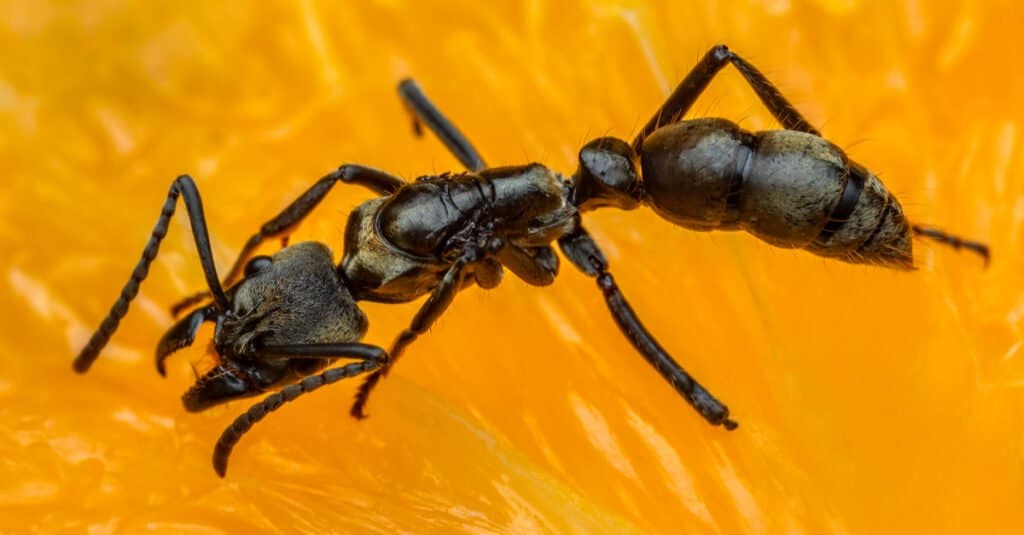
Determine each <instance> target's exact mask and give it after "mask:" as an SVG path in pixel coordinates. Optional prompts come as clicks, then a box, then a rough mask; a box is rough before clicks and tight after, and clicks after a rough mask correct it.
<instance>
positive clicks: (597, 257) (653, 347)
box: [558, 224, 738, 431]
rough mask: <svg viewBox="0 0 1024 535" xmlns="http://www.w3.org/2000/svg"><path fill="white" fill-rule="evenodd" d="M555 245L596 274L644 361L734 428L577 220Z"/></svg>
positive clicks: (712, 418)
mask: <svg viewBox="0 0 1024 535" xmlns="http://www.w3.org/2000/svg"><path fill="white" fill-rule="evenodd" d="M558 245H559V246H560V247H561V248H562V252H563V253H565V256H566V257H567V258H568V259H569V261H570V262H572V263H573V264H574V265H576V267H577V268H579V269H580V271H582V272H583V273H585V274H586V275H588V276H590V277H596V278H597V285H598V287H599V288H601V292H602V293H603V294H604V299H605V302H606V303H607V304H608V309H609V310H610V311H611V313H612V317H614V318H615V322H616V323H617V324H618V325H619V329H621V330H622V333H623V334H625V335H626V338H628V339H629V341H630V343H632V344H633V347H634V348H636V350H637V351H639V352H640V354H641V355H643V357H644V358H645V359H646V360H647V362H649V363H651V365H652V366H654V369H656V370H658V373H660V374H661V376H662V377H664V378H665V380H667V381H668V382H669V384H671V385H672V387H673V388H675V389H676V391H677V392H679V393H680V394H682V396H683V398H685V399H686V401H687V402H689V403H690V405H691V406H693V408H694V409H696V410H697V412H699V413H700V415H701V416H703V417H704V419H705V420H707V421H708V422H709V423H711V424H712V425H722V426H724V427H725V428H726V429H728V430H730V431H731V430H733V429H736V426H737V425H738V424H737V423H736V422H734V421H732V420H730V419H729V408H728V407H726V406H725V405H723V404H722V403H721V402H720V401H718V400H717V399H715V397H714V396H712V395H711V394H710V393H709V392H708V391H707V390H705V389H704V387H703V386H701V385H700V383H698V382H697V381H696V380H695V379H694V378H693V377H692V376H691V375H690V374H688V373H686V370H684V369H683V367H682V366H680V365H679V363H677V362H676V361H675V359H673V358H672V356H671V355H669V354H668V353H667V352H666V351H665V349H663V348H662V347H661V345H660V344H658V342H657V341H656V340H655V339H654V337H653V336H652V335H651V333H649V332H648V331H647V329H646V328H644V326H643V324H642V323H641V322H640V318H638V317H637V315H636V313H635V312H634V311H633V308H632V307H631V306H629V303H628V302H627V301H626V297H625V296H624V295H622V291H621V290H619V287H618V285H616V284H615V279H614V278H612V275H611V273H609V272H608V261H607V260H605V258H604V254H603V253H602V252H601V250H600V249H599V248H598V246H597V243H595V242H594V239H593V238H591V237H590V235H589V234H587V231H586V230H584V229H583V227H582V226H579V225H578V224H577V227H576V230H575V231H573V232H572V233H570V234H567V235H565V236H563V237H562V238H560V239H559V240H558Z"/></svg>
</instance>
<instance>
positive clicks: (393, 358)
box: [349, 250, 481, 420]
mask: <svg viewBox="0 0 1024 535" xmlns="http://www.w3.org/2000/svg"><path fill="white" fill-rule="evenodd" d="M480 260H481V258H480V255H479V253H478V252H477V251H476V250H467V251H465V252H464V253H463V255H462V256H461V257H460V258H459V259H458V260H456V261H455V262H454V263H453V264H452V266H451V267H449V268H448V271H446V272H445V274H444V277H443V278H442V279H441V283H440V284H438V285H437V288H435V289H434V291H433V293H431V294H430V297H428V298H427V301H426V303H424V304H423V306H422V307H420V309H419V311H418V312H416V315H415V316H414V317H413V319H412V323H411V324H410V325H409V327H408V328H406V329H405V330H403V331H402V332H401V333H400V334H399V335H398V337H397V338H395V342H394V344H392V346H391V350H390V351H388V356H389V358H388V361H387V362H385V363H384V365H383V366H381V368H380V369H379V370H375V371H374V372H373V373H371V374H370V376H369V377H367V378H366V380H365V381H363V384H362V385H360V386H359V390H358V391H357V392H356V400H355V402H354V403H353V404H352V408H351V409H350V410H349V414H351V415H352V417H353V418H356V419H359V420H361V419H363V418H366V412H365V411H364V409H365V407H366V402H367V401H368V400H369V399H370V393H371V392H373V389H374V388H375V387H376V386H377V383H379V382H380V380H381V379H383V378H384V376H386V375H387V374H388V372H389V371H390V370H391V368H392V367H393V366H394V365H395V363H396V362H397V361H398V359H399V357H401V356H402V352H403V351H405V348H406V347H408V346H409V344H411V343H413V342H414V341H415V340H416V339H417V338H419V337H420V335H421V334H423V333H425V332H427V329H429V328H430V326H431V325H433V324H434V322H435V321H437V319H438V318H440V317H441V315H442V314H444V312H445V311H446V310H447V309H448V306H449V305H451V304H452V301H454V300H455V295H456V294H457V293H459V290H461V289H462V287H463V281H464V279H465V275H466V271H467V269H466V268H467V267H468V266H469V265H471V264H474V263H476V262H479V261H480Z"/></svg>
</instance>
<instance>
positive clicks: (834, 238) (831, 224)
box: [640, 118, 912, 268]
mask: <svg viewBox="0 0 1024 535" xmlns="http://www.w3.org/2000/svg"><path fill="white" fill-rule="evenodd" d="M640 160H641V169H642V176H643V184H644V202H645V203H646V204H648V205H650V206H651V207H652V208H653V209H654V210H655V211H656V212H657V213H658V214H659V215H661V216H662V217H664V218H665V219H668V220H669V221H672V222H673V223H676V224H677V225H680V226H683V227H686V228H690V229H694V230H746V231H748V232H750V233H751V234H753V235H755V236H757V237H758V238H760V239H762V240H764V241H766V242H768V243H770V244H772V245H774V246H777V247H787V248H801V249H805V250H807V251H809V252H811V253H814V254H817V255H820V256H826V257H829V258H835V259H838V260H844V261H847V262H854V263H872V264H885V265H889V266H891V267H897V268H900V267H902V268H909V267H911V265H912V251H911V245H910V226H909V224H908V223H907V221H906V219H905V218H904V216H903V211H902V209H901V208H900V206H899V203H898V202H897V201H896V200H895V198H893V197H892V195H890V194H889V192H888V190H886V188H885V186H884V185H883V184H882V183H881V182H880V181H879V180H878V179H877V178H876V177H875V176H874V175H872V174H871V173H870V172H868V171H867V170H866V169H864V168H863V167H861V166H860V165H858V164H856V163H855V162H852V161H850V160H849V159H848V158H847V157H846V154H844V153H843V151H842V150H841V149H839V148H838V147H836V146H835V145H833V144H831V143H829V142H828V141H826V140H824V139H822V138H820V137H818V136H815V135H811V134H806V133H803V132H796V131H792V130H773V131H767V132H756V133H752V132H748V131H746V130H743V129H742V128H740V127H739V126H737V125H736V124H735V123H733V122H731V121H728V120H726V119H717V118H715V119H696V120H691V121H682V122H679V123H676V124H673V125H669V126H666V127H663V128H660V129H658V130H657V131H655V132H654V133H653V134H651V136H650V137H649V138H647V139H646V140H645V141H644V144H643V148H642V150H641V154H640Z"/></svg>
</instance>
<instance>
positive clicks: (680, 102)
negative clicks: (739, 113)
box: [633, 45, 821, 153]
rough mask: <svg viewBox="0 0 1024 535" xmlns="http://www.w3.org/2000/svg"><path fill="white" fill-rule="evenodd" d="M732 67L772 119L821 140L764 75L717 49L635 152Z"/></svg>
mask: <svg viewBox="0 0 1024 535" xmlns="http://www.w3.org/2000/svg"><path fill="white" fill-rule="evenodd" d="M729 63H732V64H733V66H735V67H736V69H737V70H738V71H739V72H740V74H741V75H743V78H744V79H746V81H747V83H748V84H750V87H751V88H753V89H754V92H755V93H757V96H758V98H760V99H761V102H763V103H764V105H765V106H766V107H767V108H768V111H770V112H771V114H772V116H774V117H775V119H776V120H777V121H779V123H781V124H782V126H783V127H785V128H787V129H789V130H797V131H800V132H806V133H808V134H813V135H816V136H821V133H819V132H818V130H817V129H815V128H814V127H813V126H811V124H810V123H809V122H808V121H807V119H805V118H804V116H803V115H801V114H800V112H799V111H797V109H796V107H795V106H793V104H791V103H790V102H789V101H788V100H787V99H786V97H784V96H783V95H782V92H780V91H779V89H778V88H777V87H775V85H774V84H772V83H771V81H769V80H768V78H767V77H765V75H764V74H762V73H761V71H759V70H757V68H756V67H754V66H753V65H752V64H750V63H749V62H747V60H745V59H743V58H742V57H740V56H739V55H738V54H736V53H734V52H733V51H731V50H729V48H728V47H727V46H725V45H717V46H714V47H712V48H711V50H709V51H708V52H707V53H706V54H704V57H703V58H701V60H700V61H699V62H698V63H697V65H696V66H694V67H693V69H692V70H691V71H690V73H689V74H687V75H686V78H683V81H682V82H680V83H679V85H678V86H677V87H676V89H675V91H673V92H672V94H671V95H669V97H668V99H667V100H665V103H664V104H662V105H661V107H660V108H658V111H657V112H655V113H654V116H653V117H651V120H650V121H648V122H647V124H646V125H645V126H644V127H643V129H642V130H640V133H639V134H637V135H636V138H634V139H633V149H634V150H636V151H637V152H638V153H639V152H640V147H641V146H643V144H644V140H646V139H647V136H649V135H651V133H652V132H654V131H655V130H657V129H659V128H661V127H662V126H665V125H667V124H671V123H674V122H677V121H679V120H680V119H682V118H683V116H684V115H686V112H688V111H689V110H690V107H691V106H693V103H694V102H696V100H697V97H699V96H700V94H701V93H703V92H704V90H705V89H706V88H707V87H708V84H710V83H711V80H712V79H713V78H714V77H715V75H716V74H718V72H719V71H721V70H722V68H723V67H725V66H726V65H727V64H729Z"/></svg>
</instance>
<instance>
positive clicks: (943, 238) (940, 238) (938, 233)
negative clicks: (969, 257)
mask: <svg viewBox="0 0 1024 535" xmlns="http://www.w3.org/2000/svg"><path fill="white" fill-rule="evenodd" d="M910 228H911V230H913V231H914V234H917V235H918V236H922V237H924V238H928V239H931V240H934V241H937V242H939V243H944V244H946V245H949V246H950V247H952V248H954V249H957V250H960V249H967V250H968V251H973V252H975V253H977V254H978V255H980V256H981V257H982V258H983V259H985V267H988V264H989V261H990V260H991V256H990V254H989V249H988V245H986V244H984V243H981V242H977V241H971V240H965V239H963V238H961V237H959V236H956V235H954V234H949V233H946V232H944V231H942V230H939V229H937V228H932V227H924V226H921V225H912V226H911V227H910Z"/></svg>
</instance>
